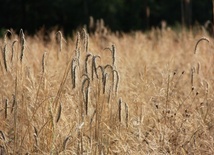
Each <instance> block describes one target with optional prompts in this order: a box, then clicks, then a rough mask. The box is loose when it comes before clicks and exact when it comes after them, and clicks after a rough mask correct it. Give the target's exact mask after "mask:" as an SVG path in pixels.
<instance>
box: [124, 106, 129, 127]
mask: <svg viewBox="0 0 214 155" xmlns="http://www.w3.org/2000/svg"><path fill="white" fill-rule="evenodd" d="M125 112H126V127H127V128H128V126H129V106H128V104H127V103H125Z"/></svg>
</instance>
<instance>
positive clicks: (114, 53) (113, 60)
mask: <svg viewBox="0 0 214 155" xmlns="http://www.w3.org/2000/svg"><path fill="white" fill-rule="evenodd" d="M104 50H109V51H110V52H111V54H112V65H113V66H114V67H115V61H116V48H115V45H112V49H111V48H109V47H107V48H104Z"/></svg>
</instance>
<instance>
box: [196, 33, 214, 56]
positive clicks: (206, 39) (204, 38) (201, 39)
mask: <svg viewBox="0 0 214 155" xmlns="http://www.w3.org/2000/svg"><path fill="white" fill-rule="evenodd" d="M203 40H204V41H207V42H208V43H209V42H210V41H209V39H208V38H206V37H202V38H200V39H199V40H198V41H197V43H196V45H195V50H194V54H196V50H197V47H198V44H199V43H200V42H201V41H203Z"/></svg>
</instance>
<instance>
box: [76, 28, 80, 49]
mask: <svg viewBox="0 0 214 155" xmlns="http://www.w3.org/2000/svg"><path fill="white" fill-rule="evenodd" d="M79 46H80V33H79V32H77V40H76V50H78V49H79Z"/></svg>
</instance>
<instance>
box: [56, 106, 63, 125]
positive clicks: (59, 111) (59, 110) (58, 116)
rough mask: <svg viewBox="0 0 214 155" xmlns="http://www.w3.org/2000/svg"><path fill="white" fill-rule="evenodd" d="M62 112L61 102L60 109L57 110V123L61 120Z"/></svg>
mask: <svg viewBox="0 0 214 155" xmlns="http://www.w3.org/2000/svg"><path fill="white" fill-rule="evenodd" d="M61 112H62V105H61V103H60V104H59V107H58V111H57V117H56V123H58V122H59V119H60V116H61Z"/></svg>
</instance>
